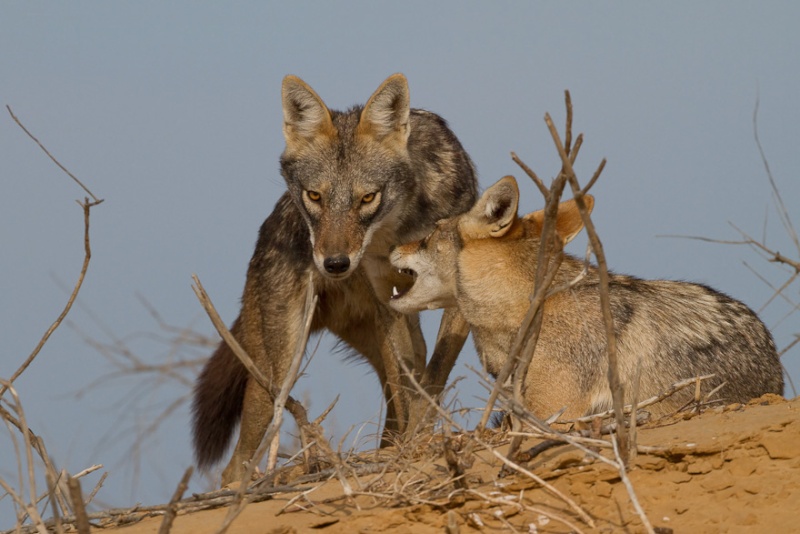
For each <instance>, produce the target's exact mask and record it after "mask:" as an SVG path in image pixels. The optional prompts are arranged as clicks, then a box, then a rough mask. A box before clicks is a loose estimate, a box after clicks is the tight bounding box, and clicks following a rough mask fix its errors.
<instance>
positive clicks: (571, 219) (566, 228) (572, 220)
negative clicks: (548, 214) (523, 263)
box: [523, 195, 594, 245]
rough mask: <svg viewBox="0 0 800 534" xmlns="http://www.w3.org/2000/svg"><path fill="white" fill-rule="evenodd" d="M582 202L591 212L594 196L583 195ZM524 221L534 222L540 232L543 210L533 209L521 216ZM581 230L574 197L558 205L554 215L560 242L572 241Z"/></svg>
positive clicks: (579, 215)
mask: <svg viewBox="0 0 800 534" xmlns="http://www.w3.org/2000/svg"><path fill="white" fill-rule="evenodd" d="M583 202H584V204H586V211H588V212H589V213H592V209H593V208H594V197H593V196H592V195H584V197H583ZM523 219H525V220H526V221H530V222H532V223H534V225H536V227H537V231H538V232H539V233H541V231H542V225H543V224H544V210H539V211H534V212H533V213H529V214H527V215H525V217H523ZM581 230H583V219H581V212H580V210H579V209H578V205H577V204H576V203H575V199H569V200H566V201H564V202H562V203H561V204H559V205H558V215H557V216H556V233H557V234H558V236H559V237H560V238H561V242H562V244H564V245H566V244H567V243H569V242H570V241H572V240H573V239H574V238H575V236H576V235H578V234H579V233H580V232H581Z"/></svg>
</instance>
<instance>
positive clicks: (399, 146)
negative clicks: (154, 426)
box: [193, 74, 477, 484]
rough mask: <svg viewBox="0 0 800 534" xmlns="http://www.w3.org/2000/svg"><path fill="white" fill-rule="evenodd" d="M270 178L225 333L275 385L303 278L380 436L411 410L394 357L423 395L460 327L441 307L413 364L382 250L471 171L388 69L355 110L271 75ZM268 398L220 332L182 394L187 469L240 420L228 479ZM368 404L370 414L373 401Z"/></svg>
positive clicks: (439, 381) (450, 205) (284, 364)
mask: <svg viewBox="0 0 800 534" xmlns="http://www.w3.org/2000/svg"><path fill="white" fill-rule="evenodd" d="M282 100H283V120H284V122H283V133H284V137H285V140H286V149H285V150H284V152H283V155H282V156H281V174H282V175H283V178H284V179H285V181H286V185H287V189H288V191H287V192H286V193H285V194H284V195H283V196H282V197H281V198H280V200H278V203H277V205H276V206H275V209H274V211H273V212H272V214H271V215H270V216H269V217H267V219H266V221H265V222H264V224H263V225H262V226H261V231H260V232H259V236H258V242H257V243H256V248H255V252H254V254H253V258H252V260H250V267H249V269H248V271H247V281H246V283H245V288H244V296H243V298H242V309H241V312H240V314H239V317H238V318H237V319H236V321H235V322H234V323H233V327H232V329H231V330H232V333H233V335H234V336H235V337H236V339H237V340H238V341H239V343H240V344H241V345H242V347H243V348H244V349H245V350H246V351H247V352H248V354H249V355H250V357H251V358H252V359H253V361H254V363H255V364H256V366H258V368H259V369H260V370H261V372H262V373H263V374H264V375H265V376H266V377H267V378H268V379H270V380H272V381H273V382H274V383H275V384H276V385H277V386H280V384H281V383H282V382H283V380H284V377H285V376H286V373H287V371H288V367H289V364H290V362H291V359H292V355H293V353H294V351H295V347H296V345H297V342H298V337H299V333H300V330H301V327H302V324H301V323H302V315H303V305H304V298H305V294H306V292H307V287H308V284H309V283H310V284H313V289H314V291H315V292H316V294H317V295H318V297H319V301H318V305H317V308H316V310H315V312H314V319H313V323H312V330H320V329H328V330H330V331H331V332H333V333H334V334H335V335H337V336H338V337H339V338H340V339H341V340H342V341H343V342H344V343H346V344H347V345H348V346H349V347H350V348H352V349H353V350H354V352H357V353H358V354H359V355H360V356H362V357H363V358H365V359H366V361H367V362H369V364H370V365H371V366H372V368H373V369H374V370H375V372H376V373H377V375H378V378H379V380H380V383H381V386H382V387H383V390H384V394H385V397H386V401H387V410H386V414H387V415H386V423H385V427H384V433H385V434H386V433H389V434H391V433H393V432H394V433H403V432H404V431H406V429H407V427H409V426H410V425H411V424H412V423H413V420H414V415H415V413H416V411H415V410H413V409H411V408H410V406H411V404H412V401H413V400H414V399H411V400H409V396H410V394H409V393H408V392H409V391H412V388H410V387H409V386H408V384H404V383H403V381H404V379H405V376H406V375H404V374H403V373H402V372H401V371H402V370H401V369H400V366H399V364H398V360H400V359H402V361H403V362H405V364H406V365H407V367H408V368H409V369H411V370H412V371H413V372H414V374H415V375H416V378H417V379H419V380H420V382H421V383H422V384H423V385H425V386H426V387H427V388H428V391H429V392H432V393H436V392H437V389H438V390H441V389H442V388H443V386H444V385H445V382H446V380H447V376H448V374H449V373H450V370H451V368H452V366H453V363H454V362H455V359H456V356H457V355H458V352H459V351H460V349H461V347H462V346H463V343H464V339H465V338H466V336H467V333H468V328H467V326H466V323H465V322H464V320H463V318H461V316H460V315H458V312H457V311H456V310H450V311H448V312H446V313H445V316H444V319H443V323H442V327H441V328H440V331H439V340H438V341H437V345H436V348H435V349H434V352H433V355H432V357H431V362H430V364H428V366H427V368H426V348H425V341H424V340H423V338H422V332H421V330H420V327H419V321H418V318H417V317H416V316H406V315H403V314H401V313H398V312H396V311H394V310H392V309H391V308H390V307H389V306H388V301H389V297H390V296H391V289H392V286H393V285H394V284H396V283H398V275H397V273H396V271H395V270H394V269H392V268H391V265H390V264H389V252H390V250H391V247H392V246H394V245H397V244H399V243H403V242H407V241H410V240H414V239H419V238H421V237H423V236H425V235H426V234H428V233H429V232H430V231H431V230H432V229H433V227H434V224H435V223H436V221H438V220H439V219H443V218H447V217H452V216H454V215H457V214H459V213H462V212H464V211H466V210H468V209H469V208H470V207H472V205H473V204H474V202H475V199H476V198H477V182H476V178H475V170H474V168H473V165H472V162H471V161H470V158H469V156H468V155H467V153H466V152H465V151H464V149H463V148H462V146H461V144H460V143H459V141H458V139H457V138H456V137H455V135H453V133H452V132H451V131H450V129H449V128H448V127H447V124H446V123H445V121H444V120H443V119H442V118H441V117H439V116H437V115H434V114H433V113H429V112H427V111H423V110H418V109H410V108H409V93H408V84H407V82H406V79H405V77H404V76H403V75H402V74H395V75H393V76H391V77H389V78H388V79H387V80H386V81H385V82H384V83H383V84H382V85H381V86H380V87H379V88H378V89H377V90H376V91H375V93H374V94H373V95H372V96H371V97H370V99H369V101H368V102H367V103H366V105H364V106H357V107H354V108H352V109H350V110H348V111H346V112H338V111H332V110H330V109H328V107H327V106H326V105H325V104H324V103H323V102H322V99H320V97H319V96H317V94H316V93H315V92H314V91H313V90H312V89H311V88H310V87H309V86H308V85H306V84H305V83H304V82H303V81H302V80H300V79H299V78H297V77H295V76H287V77H286V78H284V80H283V87H282ZM272 403H273V401H272V399H271V398H270V396H269V394H268V392H267V391H265V390H264V389H262V388H261V387H260V386H259V385H258V383H257V382H255V381H253V380H249V379H248V374H247V371H246V370H245V368H244V366H242V364H241V363H240V362H239V360H237V359H236V357H235V355H234V354H233V352H232V351H231V350H230V349H229V348H228V346H227V345H226V344H225V343H224V342H223V343H221V344H220V346H219V348H218V349H217V350H216V352H215V353H214V354H213V355H212V357H211V359H210V360H209V361H208V363H207V364H206V366H205V368H204V369H203V371H202V373H201V374H200V376H199V378H198V381H197V385H196V387H195V390H194V401H193V414H194V420H193V423H194V449H195V456H196V460H197V463H198V464H199V465H200V467H208V466H210V465H211V464H213V463H215V462H217V461H218V460H219V459H220V458H221V456H222V455H223V454H224V452H225V449H226V448H227V445H228V442H229V441H230V437H231V435H232V434H233V431H234V429H235V428H236V424H237V422H238V421H239V420H240V418H241V430H240V433H239V441H238V443H237V445H236V449H235V451H234V453H233V457H232V458H231V460H230V462H229V463H228V466H227V468H226V469H225V471H224V472H223V476H222V481H223V484H227V483H229V482H232V481H234V480H237V479H239V478H240V477H241V476H242V474H243V472H244V462H246V461H248V460H249V459H250V458H251V456H252V455H253V453H254V452H255V450H256V448H257V447H258V445H259V442H260V441H261V438H262V436H263V434H264V431H265V430H266V428H267V425H268V424H269V422H270V420H271V419H272V415H273V413H272V412H273V404H272ZM376 411H377V410H376Z"/></svg>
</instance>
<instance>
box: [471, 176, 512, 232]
mask: <svg viewBox="0 0 800 534" xmlns="http://www.w3.org/2000/svg"><path fill="white" fill-rule="evenodd" d="M518 204H519V187H518V186H517V180H516V179H515V178H514V177H513V176H504V177H503V178H501V179H500V180H499V181H498V182H497V183H496V184H494V185H493V186H491V187H490V188H489V189H487V190H486V191H484V193H483V195H482V196H481V198H480V199H478V202H477V203H476V204H475V206H474V207H473V208H472V209H471V210H470V211H469V213H468V214H467V217H466V218H465V221H464V222H465V225H464V226H463V230H464V231H465V233H466V234H471V235H473V236H476V237H477V236H478V235H481V234H482V235H486V234H487V233H488V234H489V236H491V237H501V236H503V235H505V234H506V232H508V230H509V229H511V225H512V224H513V223H514V221H515V220H516V218H517V206H518Z"/></svg>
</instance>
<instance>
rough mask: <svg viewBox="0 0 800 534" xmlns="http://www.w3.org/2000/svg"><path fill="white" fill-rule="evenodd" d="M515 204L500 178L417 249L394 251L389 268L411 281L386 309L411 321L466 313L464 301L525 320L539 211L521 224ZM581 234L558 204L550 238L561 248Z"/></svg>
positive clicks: (512, 184)
mask: <svg viewBox="0 0 800 534" xmlns="http://www.w3.org/2000/svg"><path fill="white" fill-rule="evenodd" d="M584 200H585V201H586V204H587V207H588V209H589V210H590V211H591V209H592V207H593V206H594V198H592V197H591V196H590V195H586V196H585V197H584ZM518 204H519V188H518V186H517V182H516V180H515V179H514V177H513V176H506V177H504V178H502V179H501V180H500V181H498V182H497V183H496V184H494V185H493V186H492V187H490V188H489V189H487V190H486V191H485V192H484V193H483V196H481V198H480V199H479V200H478V202H477V203H476V204H475V206H474V207H473V208H472V209H471V210H470V211H468V212H466V213H464V214H462V215H459V216H457V217H453V218H450V219H446V220H443V221H439V222H438V223H437V225H436V228H435V229H434V231H433V232H432V233H431V234H430V235H428V236H427V237H426V238H424V239H422V240H420V241H415V242H413V243H408V244H405V245H402V246H399V247H397V248H396V249H395V250H394V251H393V252H392V255H391V262H392V266H393V267H395V268H396V269H399V270H400V271H401V272H402V273H404V274H406V275H407V276H409V277H412V278H413V280H414V281H413V284H412V285H411V286H410V288H408V289H406V290H395V291H393V293H394V295H393V297H392V298H391V300H390V305H391V306H392V307H393V308H394V309H396V310H397V311H400V312H402V313H412V312H418V311H421V310H424V309H435V308H446V307H451V306H456V305H459V306H460V307H462V311H466V310H464V309H463V305H464V302H465V301H467V300H468V301H469V302H470V303H475V302H478V303H487V304H488V303H495V304H501V305H500V306H499V307H500V308H504V307H505V306H507V305H511V306H514V305H516V304H517V303H519V304H520V306H524V309H523V313H524V312H525V310H527V304H528V298H529V296H530V291H531V289H530V287H528V286H529V285H531V284H532V283H533V273H534V272H535V269H536V252H537V251H538V247H539V241H540V237H541V233H542V224H543V222H544V210H540V211H536V212H533V213H529V214H527V215H525V216H524V217H521V218H520V217H518V216H517V206H518ZM582 228H583V222H582V221H581V218H580V213H579V212H578V208H577V206H576V204H575V201H574V200H568V201H566V202H562V203H561V204H559V207H558V216H557V218H556V234H557V235H558V238H559V239H560V240H561V243H562V244H566V243H567V242H569V241H570V240H572V238H574V237H575V236H576V235H577V234H578V233H579V232H580V231H581V229H582ZM479 307H480V304H479ZM506 311H511V310H506ZM465 317H467V314H466V313H465ZM467 321H468V322H469V317H467Z"/></svg>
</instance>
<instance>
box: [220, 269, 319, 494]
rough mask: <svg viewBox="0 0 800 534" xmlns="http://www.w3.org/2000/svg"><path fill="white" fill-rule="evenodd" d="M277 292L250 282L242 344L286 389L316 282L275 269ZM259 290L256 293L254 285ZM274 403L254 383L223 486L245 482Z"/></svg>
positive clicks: (250, 382)
mask: <svg viewBox="0 0 800 534" xmlns="http://www.w3.org/2000/svg"><path fill="white" fill-rule="evenodd" d="M268 274H270V275H271V276H272V280H271V281H272V284H271V287H270V289H271V291H270V292H266V291H263V290H262V289H263V287H264V285H263V281H261V280H253V279H251V278H248V281H247V283H246V286H245V287H246V290H245V298H244V300H243V303H242V314H241V323H242V328H241V331H242V334H241V339H240V340H239V341H240V343H241V344H242V347H243V348H244V349H245V351H246V352H247V353H248V354H249V356H250V358H251V359H252V360H253V363H255V365H256V367H258V368H259V370H260V371H261V372H262V374H264V375H265V376H266V377H267V379H268V380H270V381H272V383H273V384H274V385H275V386H276V387H278V388H280V386H281V385H282V384H283V381H284V380H285V378H286V375H287V373H288V370H289V366H290V364H291V361H292V357H293V355H294V354H295V351H296V350H297V345H298V343H300V342H301V333H302V325H303V312H304V307H305V295H306V292H307V285H308V283H309V280H310V277H309V276H308V275H306V276H302V275H298V273H294V272H291V271H289V270H275V269H273V270H272V272H271V273H268ZM251 285H252V286H253V288H251V287H250V286H251ZM273 403H274V399H273V398H272V396H271V395H270V394H269V392H267V391H266V390H265V389H264V388H262V387H261V386H260V385H259V384H258V382H256V381H255V380H252V379H248V381H247V386H246V388H245V394H244V402H243V404H242V419H241V427H240V431H239V440H238V442H237V443H236V449H235V450H234V452H233V456H232V457H231V460H230V462H229V463H228V465H227V467H226V468H225V470H224V471H223V473H222V485H223V486H224V485H227V484H230V483H232V482H236V481H239V480H241V478H242V476H243V475H244V473H245V470H246V466H245V463H246V462H249V461H251V459H252V458H253V455H254V454H255V452H256V450H257V449H258V446H259V444H260V443H261V439H262V438H263V437H264V434H265V432H266V430H267V427H268V426H269V423H270V421H271V420H272V417H273V415H274V409H273Z"/></svg>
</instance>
